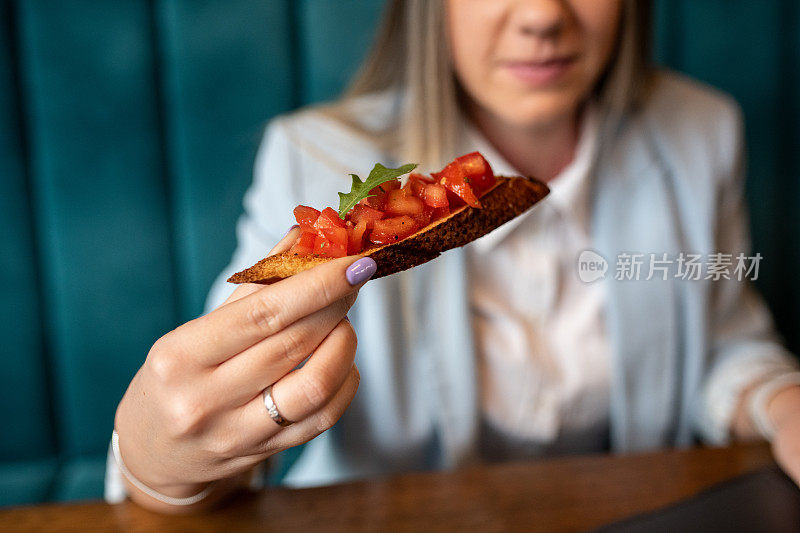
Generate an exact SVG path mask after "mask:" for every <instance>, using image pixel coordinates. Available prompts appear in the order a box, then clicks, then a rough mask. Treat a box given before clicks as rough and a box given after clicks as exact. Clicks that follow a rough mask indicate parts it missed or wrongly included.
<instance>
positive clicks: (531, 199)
mask: <svg viewBox="0 0 800 533" xmlns="http://www.w3.org/2000/svg"><path fill="white" fill-rule="evenodd" d="M549 192H550V190H549V189H548V188H547V185H545V184H544V183H542V182H540V181H537V180H535V179H533V178H524V177H507V176H498V177H497V183H496V184H495V185H494V187H492V188H491V189H489V190H488V191H486V192H485V193H484V194H483V195H482V196H481V197H480V202H481V205H482V207H480V208H474V207H469V206H463V207H460V208H458V209H457V210H455V211H453V212H452V213H450V214H449V215H448V216H446V217H444V218H442V219H440V220H437V221H436V222H434V223H432V224H429V225H428V226H425V227H424V228H422V229H421V230H419V231H418V232H416V233H414V234H413V235H410V236H408V237H406V238H405V239H403V240H401V241H398V242H395V243H392V244H386V245H383V246H375V247H373V248H368V249H366V250H364V251H363V252H361V253H360V254H359V255H362V256H369V257H372V258H373V259H374V260H375V262H376V263H377V264H378V271H377V272H376V273H375V275H374V276H373V277H372V279H375V278H380V277H383V276H388V275H389V274H394V273H395V272H400V271H401V270H406V269H409V268H412V267H415V266H417V265H421V264H422V263H427V262H428V261H430V260H431V259H434V258H436V257H438V256H439V255H440V254H441V253H442V252H445V251H447V250H450V249H452V248H457V247H459V246H464V245H465V244H467V243H469V242H472V241H474V240H475V239H477V238H479V237H482V236H484V235H486V234H487V233H489V232H490V231H492V230H494V229H496V228H498V227H499V226H501V225H503V224H505V223H506V222H508V221H509V220H511V219H512V218H515V217H517V216H519V215H521V214H522V213H524V212H525V211H527V210H528V209H530V208H531V207H532V206H533V205H534V204H536V203H537V202H538V201H539V200H541V199H542V198H544V197H545V196H547V194H548V193H549ZM327 261H330V258H328V257H322V256H319V255H305V256H301V255H297V254H294V253H290V252H288V251H286V252H281V253H279V254H275V255H272V256H269V257H266V258H264V259H262V260H261V261H259V262H258V263H256V264H255V265H253V266H251V267H250V268H247V269H245V270H242V271H241V272H237V273H236V274H234V275H233V276H231V277H230V278H229V279H228V281H229V282H231V283H261V284H270V283H274V282H276V281H280V280H282V279H285V278H288V277H290V276H293V275H294V274H297V273H300V272H303V271H304V270H308V269H309V268H313V267H315V266H317V265H319V264H322V263H325V262H327Z"/></svg>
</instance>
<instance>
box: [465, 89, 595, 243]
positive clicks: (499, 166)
mask: <svg viewBox="0 0 800 533" xmlns="http://www.w3.org/2000/svg"><path fill="white" fill-rule="evenodd" d="M599 135H600V131H599V117H598V111H597V108H596V105H595V104H591V103H590V104H589V105H588V106H587V107H586V109H585V111H584V113H583V116H582V118H581V125H580V133H579V135H578V144H577V146H576V148H575V157H574V158H573V160H572V161H571V162H570V164H569V165H567V166H566V167H564V169H563V170H562V171H561V172H560V173H559V174H558V176H556V177H555V178H553V179H552V180H550V181H549V182H548V183H547V185H548V187H550V194H549V195H547V197H545V198H544V200H542V201H541V202H540V204H538V205H537V206H535V207H534V208H532V209H530V210H528V211H526V212H525V213H524V214H522V215H520V216H518V217H516V218H515V219H512V220H510V221H509V222H507V223H505V224H503V225H502V226H500V227H499V228H497V229H496V230H494V231H492V232H491V233H489V234H488V235H485V236H484V237H481V238H480V239H478V240H477V241H475V243H473V245H472V246H473V247H474V248H475V249H476V250H477V251H481V252H483V251H489V250H491V249H492V248H494V247H495V246H497V245H498V244H500V242H501V241H503V240H504V239H505V238H506V237H507V236H508V235H509V234H510V233H512V232H513V231H514V230H515V229H516V228H517V227H519V225H520V224H522V223H523V222H524V221H525V220H526V219H527V218H528V217H529V216H530V215H531V213H534V212H536V211H537V210H539V209H540V208H545V207H544V206H547V207H546V208H549V209H555V210H557V211H559V212H560V213H561V214H562V216H564V217H566V218H568V219H571V220H573V221H574V222H575V223H576V224H577V225H578V226H579V227H580V228H581V229H582V230H583V231H585V232H586V233H588V232H589V227H588V225H589V198H588V194H589V175H590V172H591V169H592V167H593V165H594V161H595V158H596V155H597V142H598V138H599ZM464 140H465V143H466V145H465V146H463V147H462V149H461V151H462V152H464V153H466V152H468V151H474V150H476V149H477V151H479V152H481V153H482V154H483V155H484V156H485V157H486V159H487V160H488V161H489V163H490V164H491V165H492V169H493V170H494V173H495V174H497V175H509V176H515V175H519V174H520V172H519V171H518V170H516V169H515V168H514V167H513V166H512V165H511V164H510V163H509V162H508V161H506V159H505V158H504V157H503V156H502V155H500V153H499V152H498V151H497V150H496V149H495V148H494V146H492V145H491V143H489V141H488V140H487V139H486V138H485V137H484V136H483V135H482V134H481V133H480V132H479V131H478V130H477V129H476V128H475V127H474V126H472V124H469V123H468V124H467V125H466V135H465V139H464Z"/></svg>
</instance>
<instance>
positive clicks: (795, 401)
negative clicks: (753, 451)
mask: <svg viewBox="0 0 800 533" xmlns="http://www.w3.org/2000/svg"><path fill="white" fill-rule="evenodd" d="M768 410H769V417H770V419H771V420H772V421H773V425H774V427H775V436H774V437H773V438H772V451H773V453H774V455H775V460H776V461H777V462H778V464H779V465H780V466H781V468H782V469H783V471H784V472H786V474H787V475H789V476H790V477H791V478H792V479H793V480H794V482H795V483H797V484H798V485H800V387H799V386H791V387H787V388H784V389H782V390H780V391H778V392H777V394H775V396H774V397H773V398H772V400H770V402H769V408H768Z"/></svg>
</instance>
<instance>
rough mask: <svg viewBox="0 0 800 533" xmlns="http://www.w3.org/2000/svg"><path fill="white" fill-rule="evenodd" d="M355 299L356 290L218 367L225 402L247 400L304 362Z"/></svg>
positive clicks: (215, 383) (216, 382) (216, 383)
mask: <svg viewBox="0 0 800 533" xmlns="http://www.w3.org/2000/svg"><path fill="white" fill-rule="evenodd" d="M355 299H356V294H355V293H352V294H350V295H348V296H346V297H345V298H342V299H341V300H339V301H337V302H334V303H332V304H331V305H329V306H327V307H325V308H323V309H320V310H319V311H316V312H314V313H312V314H310V315H308V316H305V317H303V318H301V319H300V320H297V321H296V322H294V323H293V324H291V325H290V326H288V327H287V328H285V329H284V330H282V331H280V332H278V333H276V334H274V335H271V336H269V337H267V338H266V339H264V340H262V341H260V342H258V343H257V344H254V345H253V346H251V347H250V348H247V349H246V350H244V351H243V352H241V353H240V354H239V355H237V356H236V357H231V358H230V359H228V360H227V361H225V362H224V363H222V364H221V365H219V366H218V367H217V368H216V369H214V371H213V373H212V375H211V379H212V382H213V385H212V387H213V388H214V389H217V390H218V391H219V393H218V394H219V396H220V397H224V398H225V406H226V407H239V406H241V405H243V404H245V403H246V402H248V401H250V400H251V399H252V398H253V397H254V396H255V395H257V394H259V393H260V392H261V391H263V390H264V389H265V388H266V387H267V386H268V385H271V384H272V383H275V382H276V381H278V380H279V379H280V378H282V377H283V376H285V375H286V374H287V373H288V372H290V371H291V370H292V369H293V368H295V367H296V366H297V365H298V364H300V363H301V362H302V361H303V360H304V359H305V358H306V357H308V356H309V355H310V354H311V353H312V352H314V351H315V350H316V349H317V347H318V346H319V345H320V343H322V341H323V340H324V339H325V338H326V337H327V336H328V335H329V334H330V333H331V331H332V330H333V329H334V328H335V327H336V326H337V324H339V323H340V322H341V321H342V319H343V318H345V317H346V315H347V312H348V311H349V309H350V307H351V306H352V305H353V303H354V302H355Z"/></svg>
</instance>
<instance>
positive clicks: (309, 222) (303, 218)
mask: <svg viewBox="0 0 800 533" xmlns="http://www.w3.org/2000/svg"><path fill="white" fill-rule="evenodd" d="M294 218H295V220H297V223H298V224H299V225H300V229H302V230H303V231H312V232H313V231H314V222H316V221H317V218H319V211H317V210H316V209H314V208H313V207H308V206H307V205H298V206H297V207H295V208H294Z"/></svg>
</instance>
